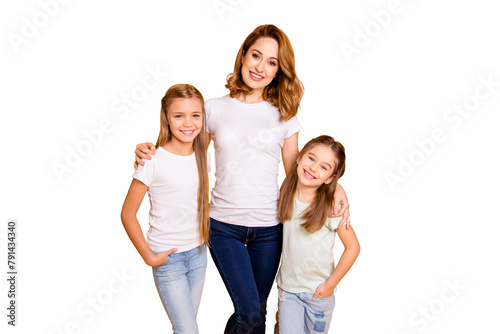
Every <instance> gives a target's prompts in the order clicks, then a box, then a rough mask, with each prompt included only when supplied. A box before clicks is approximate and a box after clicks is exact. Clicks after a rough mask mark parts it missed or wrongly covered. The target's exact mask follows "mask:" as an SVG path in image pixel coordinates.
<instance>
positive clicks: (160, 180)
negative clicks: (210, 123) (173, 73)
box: [121, 84, 209, 333]
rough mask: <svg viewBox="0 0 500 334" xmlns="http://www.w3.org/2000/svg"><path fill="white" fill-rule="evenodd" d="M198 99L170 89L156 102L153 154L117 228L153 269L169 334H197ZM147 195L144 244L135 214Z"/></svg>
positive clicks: (201, 251)
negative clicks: (157, 131) (148, 207)
mask: <svg viewBox="0 0 500 334" xmlns="http://www.w3.org/2000/svg"><path fill="white" fill-rule="evenodd" d="M204 129H205V111H204V101H203V96H202V95H201V93H200V92H199V91H198V90H197V89H196V88H195V87H193V86H191V85H187V84H179V85H174V86H172V87H170V88H169V89H168V91H167V92H166V94H165V96H164V97H163V99H162V100H161V116H160V134H159V136H158V140H157V142H156V146H155V147H156V149H157V154H156V156H155V157H154V158H153V159H151V160H150V161H147V162H146V164H145V165H144V166H140V167H139V168H138V170H137V171H136V172H135V173H134V175H133V178H134V179H133V180H132V184H131V185H130V189H129V191H128V194H127V197H126V198H125V202H124V203H123V209H122V214H121V216H122V222H123V226H124V227H125V230H126V231H127V234H128V236H129V238H130V240H131V241H132V243H133V244H134V246H135V248H136V249H137V251H138V252H139V254H140V255H141V257H142V258H143V260H144V262H146V264H147V265H149V266H151V267H153V276H154V280H155V284H156V288H157V290H158V293H159V295H160V299H161V301H162V303H163V306H164V307H165V310H166V312H167V314H168V316H169V318H170V321H171V322H172V328H173V331H174V332H175V333H198V327H197V324H196V314H197V311H198V306H199V304H200V299H201V293H202V290H203V283H204V280H205V270H206V265H207V255H206V254H207V251H206V247H205V245H204V243H208V230H209V216H208V162H207V152H206V139H205V132H204ZM146 191H147V192H148V195H149V201H150V203H151V210H150V211H149V225H150V227H149V231H148V233H147V236H148V241H147V242H146V240H145V238H144V236H143V233H142V230H141V227H140V225H139V221H138V220H137V217H136V214H137V211H138V209H139V207H140V205H141V202H142V200H143V198H144V195H145V193H146Z"/></svg>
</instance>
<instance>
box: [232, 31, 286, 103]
mask: <svg viewBox="0 0 500 334" xmlns="http://www.w3.org/2000/svg"><path fill="white" fill-rule="evenodd" d="M278 50H279V45H278V42H277V41H276V40H275V39H273V38H269V37H261V38H259V39H258V40H257V41H255V43H254V44H253V45H252V46H250V48H248V50H247V52H246V53H245V55H244V56H243V59H242V60H241V63H242V65H241V77H242V78H243V81H244V82H245V84H246V85H247V86H248V87H250V88H252V89H253V90H254V93H257V94H260V95H262V91H263V89H264V88H265V87H266V86H267V85H269V84H270V83H271V81H273V79H274V77H276V74H277V73H278V69H279V64H278V61H279V59H278Z"/></svg>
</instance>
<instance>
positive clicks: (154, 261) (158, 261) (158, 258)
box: [145, 248, 177, 267]
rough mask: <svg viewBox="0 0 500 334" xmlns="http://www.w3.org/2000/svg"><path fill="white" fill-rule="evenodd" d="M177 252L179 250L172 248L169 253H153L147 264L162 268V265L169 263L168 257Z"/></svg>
mask: <svg viewBox="0 0 500 334" xmlns="http://www.w3.org/2000/svg"><path fill="white" fill-rule="evenodd" d="M175 252H177V248H172V249H170V250H168V251H165V252H160V253H158V254H155V253H153V252H151V257H150V258H149V259H147V260H145V262H146V264H147V265H148V266H151V267H158V266H161V265H162V264H165V263H167V261H168V256H169V255H170V254H173V253H175Z"/></svg>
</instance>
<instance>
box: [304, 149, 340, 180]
mask: <svg viewBox="0 0 500 334" xmlns="http://www.w3.org/2000/svg"><path fill="white" fill-rule="evenodd" d="M336 161H337V159H336V157H335V154H334V153H333V151H332V150H331V149H330V148H329V147H327V146H325V145H321V144H319V145H316V146H314V147H313V148H312V149H310V150H309V151H307V152H305V153H304V155H302V156H301V157H299V158H298V159H297V163H298V166H297V174H298V177H299V178H298V182H299V183H301V184H302V185H303V186H307V187H314V188H318V187H320V186H321V185H322V184H323V183H326V184H328V183H330V182H332V181H333V172H334V170H335V166H336Z"/></svg>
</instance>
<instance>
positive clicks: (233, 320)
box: [210, 218, 283, 334]
mask: <svg viewBox="0 0 500 334" xmlns="http://www.w3.org/2000/svg"><path fill="white" fill-rule="evenodd" d="M282 230H283V227H282V225H281V224H278V225H276V226H271V227H245V226H237V225H231V224H226V223H222V222H219V221H217V220H215V219H213V218H211V219H210V245H211V246H210V253H211V254H212V258H213V260H214V263H215V266H216V267H217V269H218V270H219V273H220V275H221V277H222V280H223V281H224V284H225V286H226V289H227V291H228V292H229V295H230V296H231V300H232V301H233V306H234V313H233V314H232V315H231V317H230V318H229V320H228V322H227V324H226V329H225V330H224V333H225V334H229V333H238V334H243V333H253V334H257V333H262V334H263V333H265V329H266V325H265V322H266V303H267V297H268V296H269V292H270V291H271V288H272V285H273V282H274V278H275V276H276V272H277V270H278V265H279V261H280V257H281V244H282V238H283V237H282Z"/></svg>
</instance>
